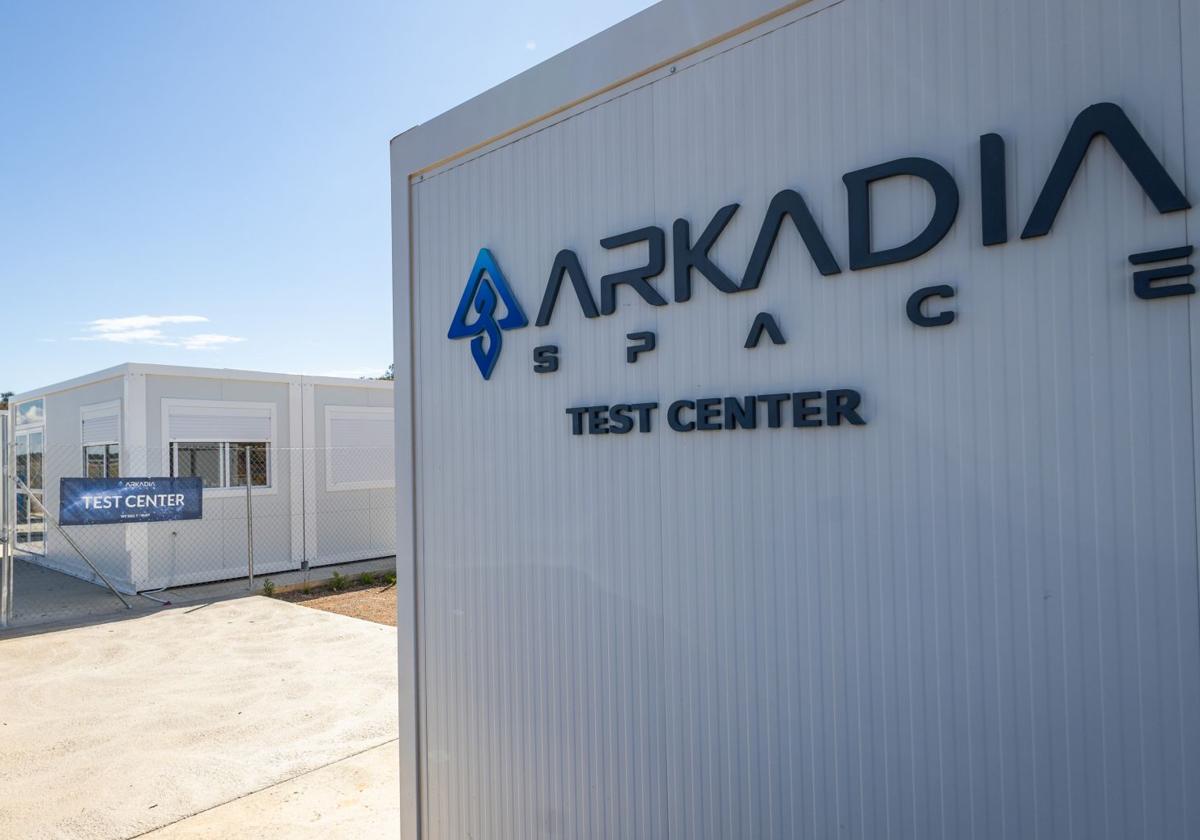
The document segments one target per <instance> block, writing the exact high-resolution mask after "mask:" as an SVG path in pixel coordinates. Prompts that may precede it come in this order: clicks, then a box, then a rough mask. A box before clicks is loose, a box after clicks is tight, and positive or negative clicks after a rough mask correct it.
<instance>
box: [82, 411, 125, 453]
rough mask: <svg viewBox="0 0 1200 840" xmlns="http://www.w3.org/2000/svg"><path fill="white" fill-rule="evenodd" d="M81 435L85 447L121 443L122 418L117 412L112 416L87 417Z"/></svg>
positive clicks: (84, 419)
mask: <svg viewBox="0 0 1200 840" xmlns="http://www.w3.org/2000/svg"><path fill="white" fill-rule="evenodd" d="M81 434H82V437H83V445H84V446H92V445H94V444H101V443H117V442H118V441H120V434H121V417H120V415H119V414H118V413H117V412H116V411H115V410H114V411H113V413H112V414H97V415H92V416H88V415H85V416H84V418H83V431H82V433H81Z"/></svg>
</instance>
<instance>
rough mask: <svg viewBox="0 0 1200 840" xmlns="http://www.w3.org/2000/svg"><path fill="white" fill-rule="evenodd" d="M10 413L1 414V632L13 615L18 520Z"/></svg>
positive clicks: (6, 411)
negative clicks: (11, 487) (14, 522)
mask: <svg viewBox="0 0 1200 840" xmlns="http://www.w3.org/2000/svg"><path fill="white" fill-rule="evenodd" d="M8 424H9V411H8V410H7V409H6V410H5V411H4V412H2V413H0V630H4V629H6V628H7V627H8V624H9V622H10V621H11V613H12V588H13V581H12V577H13V546H12V544H11V542H10V540H11V539H13V538H15V534H13V533H11V532H10V526H11V525H12V520H14V519H15V518H16V515H15V514H16V511H15V507H16V506H15V504H13V503H12V499H11V495H12V494H11V493H10V492H9V483H10V482H9V478H8V473H9V469H10V465H11V464H12V458H13V455H14V454H15V453H13V452H10V451H9V448H8V447H9V437H10V433H9V428H8Z"/></svg>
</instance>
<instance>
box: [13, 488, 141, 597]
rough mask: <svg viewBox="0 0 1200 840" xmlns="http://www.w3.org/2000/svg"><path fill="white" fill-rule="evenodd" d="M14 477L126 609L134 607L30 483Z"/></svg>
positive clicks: (48, 520) (47, 519)
mask: <svg viewBox="0 0 1200 840" xmlns="http://www.w3.org/2000/svg"><path fill="white" fill-rule="evenodd" d="M14 478H15V479H16V483H17V486H18V487H19V488H20V489H23V490H24V491H25V495H26V496H28V497H29V501H30V502H36V503H37V506H38V507H40V508H41V509H42V515H43V516H45V517H46V521H47V522H49V523H50V524H51V525H53V526H54V528H55V530H57V531H58V533H59V534H61V535H62V538H63V539H64V540H66V541H67V543H68V544H69V545H70V546H71V548H73V549H75V553H76V554H78V555H79V557H80V559H81V560H83V562H84V563H87V564H88V568H90V569H91V570H92V571H93V572H95V573H96V577H98V578H100V580H102V581H104V585H105V586H107V587H108V588H109V589H110V590H111V591H112V594H114V595H116V596H117V598H119V599H120V601H121V603H122V604H124V605H125V609H127V610H131V609H133V607H131V606H130V605H129V602H128V601H126V600H125V597H124V596H123V595H121V593H120V592H118V591H117V587H115V586H113V585H112V584H111V583H109V580H108V578H106V577H105V576H104V572H102V571H100V570H99V569H97V568H96V564H95V563H93V562H92V561H91V560H89V559H88V558H87V555H86V554H84V553H83V550H82V549H81V548H80V547H79V546H78V545H76V544H75V540H73V539H71V535H70V534H68V533H67V532H66V531H65V530H64V529H63V526H61V525H59V524H58V520H57V519H55V518H54V516H53V515H52V514H51V513H50V511H49V510H48V509H47V508H46V506H45V505H44V504H42V500H41V499H39V498H38V497H37V496H35V495H34V494H33V491H32V490H30V489H29V485H28V484H26V483H25V482H24V481H22V480H21V478H20V477H19V476H14Z"/></svg>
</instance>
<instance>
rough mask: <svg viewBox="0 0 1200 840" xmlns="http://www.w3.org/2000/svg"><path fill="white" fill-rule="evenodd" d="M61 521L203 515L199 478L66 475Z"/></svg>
mask: <svg viewBox="0 0 1200 840" xmlns="http://www.w3.org/2000/svg"><path fill="white" fill-rule="evenodd" d="M58 499H59V512H58V517H59V523H60V524H62V525H111V524H117V523H120V524H129V523H131V522H175V521H178V520H180V519H200V518H201V517H202V516H203V515H204V485H203V483H202V482H201V480H200V479H199V478H195V477H190V478H64V479H62V482H61V483H60V485H59V494H58Z"/></svg>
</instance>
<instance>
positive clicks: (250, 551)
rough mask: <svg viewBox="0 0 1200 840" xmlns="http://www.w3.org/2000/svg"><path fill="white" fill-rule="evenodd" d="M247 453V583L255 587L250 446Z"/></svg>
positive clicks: (252, 587) (249, 587) (252, 481)
mask: <svg viewBox="0 0 1200 840" xmlns="http://www.w3.org/2000/svg"><path fill="white" fill-rule="evenodd" d="M245 454H246V564H247V578H248V580H247V584H246V588H247V589H250V590H253V589H254V503H253V502H252V501H251V499H252V498H253V496H252V494H251V490H252V488H253V485H254V479H253V478H252V477H251V473H250V447H249V446H247V447H245Z"/></svg>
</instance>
